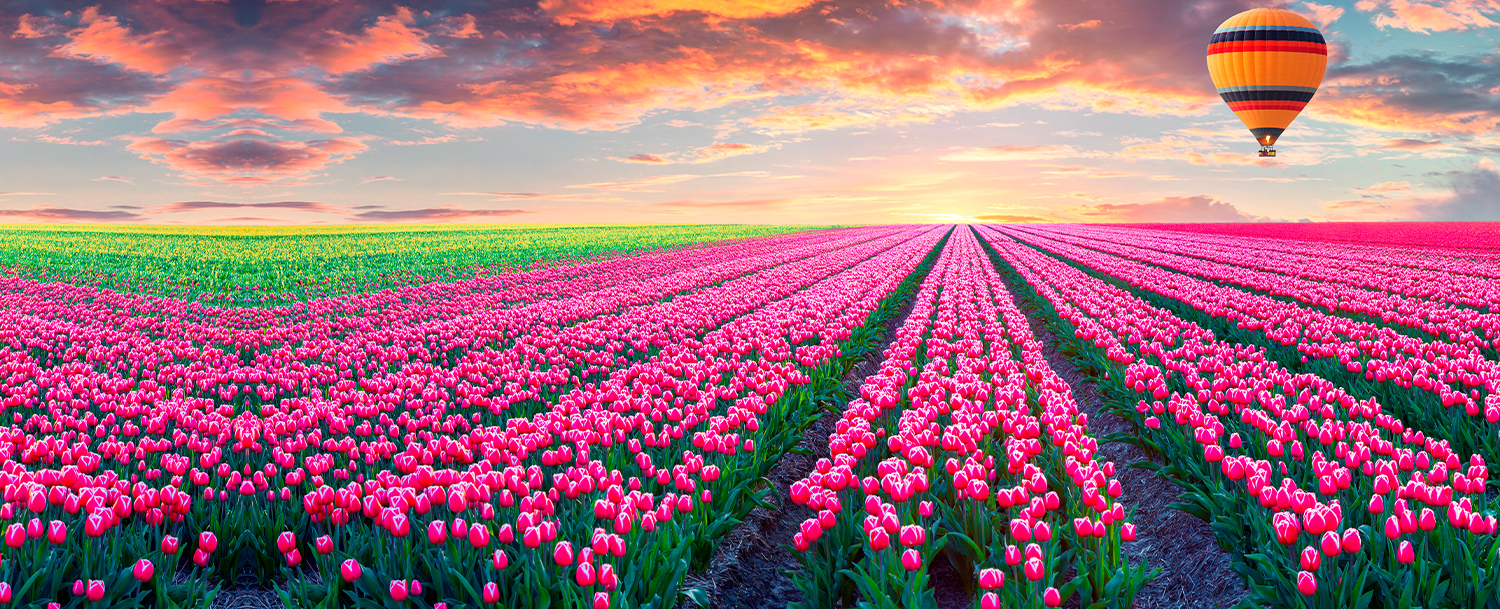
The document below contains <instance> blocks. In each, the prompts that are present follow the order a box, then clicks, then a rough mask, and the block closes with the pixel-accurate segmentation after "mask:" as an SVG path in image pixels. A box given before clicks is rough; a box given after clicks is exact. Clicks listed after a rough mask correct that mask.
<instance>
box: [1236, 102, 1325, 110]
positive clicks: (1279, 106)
mask: <svg viewBox="0 0 1500 609" xmlns="http://www.w3.org/2000/svg"><path fill="white" fill-rule="evenodd" d="M1306 107H1307V102H1294V101H1269V100H1268V101H1242V102H1229V109H1230V110H1233V111H1235V112H1239V111H1241V110H1292V111H1296V112H1301V111H1302V109H1303V108H1306Z"/></svg>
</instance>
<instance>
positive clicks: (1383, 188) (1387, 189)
mask: <svg viewBox="0 0 1500 609" xmlns="http://www.w3.org/2000/svg"><path fill="white" fill-rule="evenodd" d="M1410 190H1411V182H1381V183H1379V184H1374V185H1371V186H1366V187H1364V188H1359V187H1356V188H1355V189H1354V191H1355V192H1369V193H1391V192H1407V191H1410Z"/></svg>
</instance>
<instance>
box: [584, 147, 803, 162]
mask: <svg viewBox="0 0 1500 609" xmlns="http://www.w3.org/2000/svg"><path fill="white" fill-rule="evenodd" d="M779 147H780V145H779V144H776V145H765V146H760V145H755V144H740V143H724V144H712V145H709V146H702V147H699V148H694V149H692V150H689V151H687V152H683V153H676V152H667V153H663V154H648V153H644V152H643V153H639V154H636V155H634V156H630V157H626V158H617V157H609V158H610V160H613V161H619V162H622V163H649V164H654V165H671V164H690V165H697V164H701V163H712V162H714V161H719V160H723V159H727V158H729V157H732V156H740V155H742V154H756V153H760V152H765V151H767V150H770V149H772V148H779Z"/></svg>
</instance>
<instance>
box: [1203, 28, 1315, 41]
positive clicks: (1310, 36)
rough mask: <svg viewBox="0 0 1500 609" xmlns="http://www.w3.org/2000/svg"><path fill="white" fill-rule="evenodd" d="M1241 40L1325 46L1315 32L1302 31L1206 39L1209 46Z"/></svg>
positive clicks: (1223, 34)
mask: <svg viewBox="0 0 1500 609" xmlns="http://www.w3.org/2000/svg"><path fill="white" fill-rule="evenodd" d="M1243 40H1290V41H1292V42H1316V43H1318V44H1327V43H1326V42H1324V41H1323V35H1322V34H1319V33H1317V32H1304V31H1302V30H1240V31H1237V32H1219V33H1217V34H1214V36H1213V38H1209V39H1208V43H1209V44H1216V43H1220V42H1239V41H1243Z"/></svg>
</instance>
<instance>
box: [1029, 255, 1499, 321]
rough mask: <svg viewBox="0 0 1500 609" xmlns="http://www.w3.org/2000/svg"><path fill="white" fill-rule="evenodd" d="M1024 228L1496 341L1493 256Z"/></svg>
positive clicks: (1350, 311) (1305, 299)
mask: <svg viewBox="0 0 1500 609" xmlns="http://www.w3.org/2000/svg"><path fill="white" fill-rule="evenodd" d="M1028 232H1039V233H1040V234H1044V235H1046V236H1048V237H1052V238H1056V239H1058V240H1060V241H1064V242H1066V243H1070V244H1073V245H1079V246H1082V247H1089V248H1093V249H1097V250H1099V251H1102V252H1107V253H1110V254H1115V255H1118V256H1122V257H1125V258H1129V259H1131V260H1136V261H1138V262H1144V263H1147V264H1152V265H1157V266H1160V267H1163V268H1167V269H1171V270H1175V271H1179V272H1183V273H1187V274H1190V275H1193V276H1195V277H1200V278H1203V279H1209V280H1213V281H1223V282H1230V283H1233V284H1235V285H1238V286H1241V287H1243V288H1247V289H1250V290H1254V291H1260V292H1265V293H1267V294H1270V295H1272V296H1281V297H1286V298H1291V299H1294V300H1296V301H1298V302H1300V303H1303V304H1304V305H1310V306H1312V307H1322V308H1326V309H1328V310H1330V311H1334V312H1337V313H1340V314H1345V315H1352V316H1355V317H1356V318H1358V319H1367V320H1376V321H1378V322H1379V323H1383V324H1386V325H1391V326H1393V327H1395V328H1396V329H1398V330H1399V329H1402V328H1410V329H1414V330H1421V331H1422V332H1425V333H1426V335H1427V336H1428V337H1431V338H1436V339H1438V340H1441V341H1444V342H1450V343H1456V344H1459V345H1463V346H1464V347H1468V348H1476V349H1483V350H1489V349H1493V348H1497V347H1500V313H1497V312H1496V311H1494V310H1493V309H1491V305H1490V303H1500V281H1496V279H1497V278H1500V264H1492V265H1487V264H1485V263H1483V262H1482V261H1479V260H1475V259H1473V258H1471V257H1467V256H1464V255H1463V251H1462V250H1451V251H1449V252H1448V256H1444V257H1438V256H1434V255H1433V254H1434V252H1432V251H1427V252H1402V253H1385V254H1384V255H1380V256H1371V257H1369V258H1362V257H1361V256H1360V255H1359V252H1358V251H1357V250H1355V248H1351V247H1335V246H1331V245H1324V246H1321V247H1309V246H1308V244H1297V245H1296V246H1295V247H1291V248H1287V247H1286V246H1283V248H1284V249H1280V248H1278V249H1272V248H1268V247H1266V246H1263V245H1262V243H1263V242H1264V240H1250V239H1240V238H1234V237H1227V236H1187V235H1184V234H1182V233H1168V232H1153V231H1142V230H1134V231H1123V230H1121V229H1117V228H1109V227H1102V226H1099V227H1095V226H1058V227H1049V228H1047V229H1042V230H1040V231H1028ZM1276 243H1279V242H1274V241H1273V242H1270V244H1273V245H1274V244H1276ZM1351 250H1353V251H1351ZM1424 254H1425V255H1424ZM1433 258H1437V260H1433ZM1444 261H1453V262H1456V261H1462V263H1463V266H1462V267H1460V268H1456V269H1453V270H1443V269H1441V268H1434V267H1433V266H1427V265H1429V264H1434V263H1437V264H1436V266H1437V267H1445V266H1450V265H1443V264H1441V262H1444ZM1486 267H1488V268H1486ZM1486 275H1494V277H1490V276H1486ZM1487 309H1490V310H1487Z"/></svg>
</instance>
